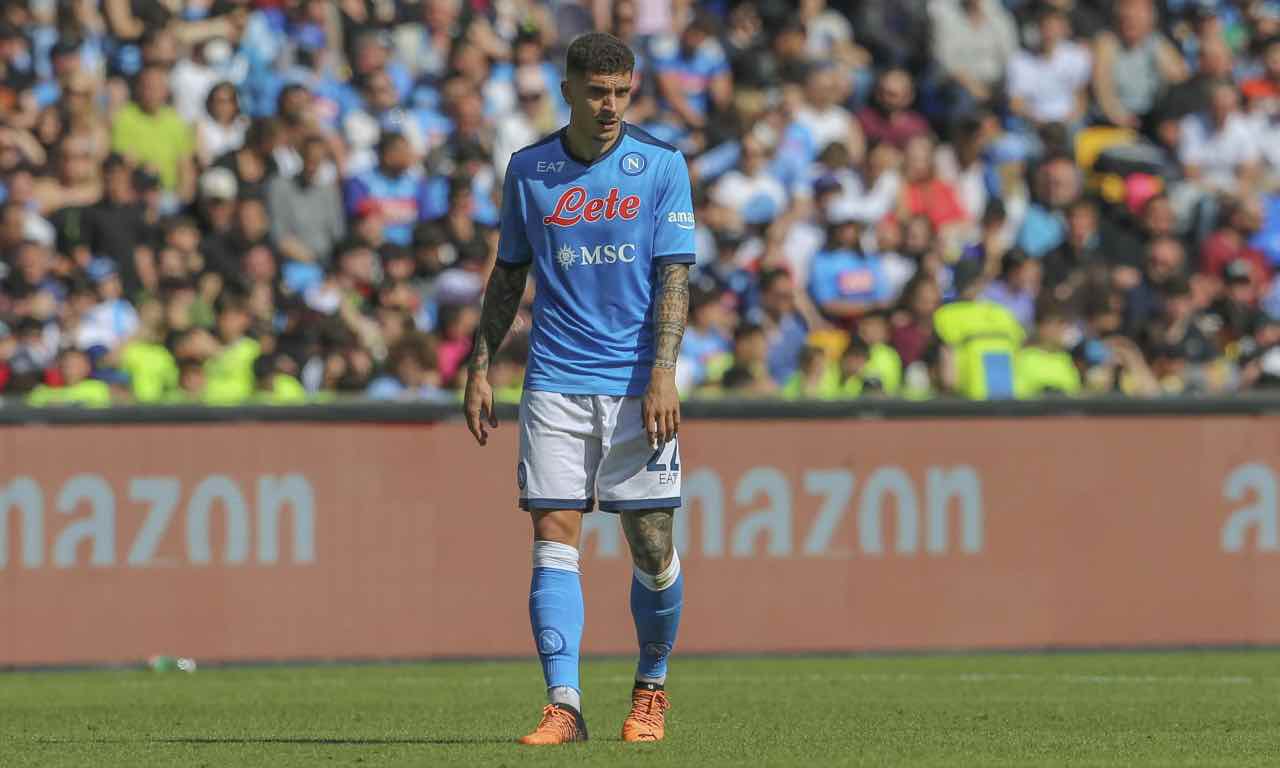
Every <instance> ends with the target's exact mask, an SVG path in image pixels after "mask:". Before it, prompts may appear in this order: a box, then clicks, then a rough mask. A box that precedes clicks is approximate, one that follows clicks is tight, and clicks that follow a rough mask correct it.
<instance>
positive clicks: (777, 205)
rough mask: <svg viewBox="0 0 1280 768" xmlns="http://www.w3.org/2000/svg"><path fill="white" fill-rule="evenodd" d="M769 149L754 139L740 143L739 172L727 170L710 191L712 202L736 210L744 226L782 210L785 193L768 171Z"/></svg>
mask: <svg viewBox="0 0 1280 768" xmlns="http://www.w3.org/2000/svg"><path fill="white" fill-rule="evenodd" d="M770 159H771V158H770V150H769V148H767V147H765V146H764V144H763V143H762V142H761V141H760V140H759V139H757V138H755V137H754V136H748V137H746V138H744V139H743V140H742V160H741V162H742V167H741V170H739V169H734V170H732V171H729V172H728V173H726V174H725V175H724V176H722V177H721V178H720V180H719V181H718V182H716V185H715V187H714V188H713V189H712V191H711V195H712V197H713V198H714V199H715V201H716V202H717V203H718V204H720V205H723V206H725V207H727V208H730V209H732V210H735V211H738V212H739V214H740V215H741V216H742V220H743V221H744V222H746V223H747V224H762V223H765V222H768V221H771V220H772V219H774V218H776V217H778V216H779V215H781V214H782V212H783V211H784V210H786V206H787V190H786V188H785V187H783V186H782V182H780V181H778V179H777V178H776V177H775V176H773V174H771V173H770V172H769V168H768V165H769V160H770Z"/></svg>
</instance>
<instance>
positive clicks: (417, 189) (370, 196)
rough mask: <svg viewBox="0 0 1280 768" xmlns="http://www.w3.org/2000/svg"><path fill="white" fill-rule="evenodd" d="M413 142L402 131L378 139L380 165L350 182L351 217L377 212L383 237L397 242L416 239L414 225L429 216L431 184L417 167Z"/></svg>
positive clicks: (402, 242) (348, 211)
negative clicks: (428, 203)
mask: <svg viewBox="0 0 1280 768" xmlns="http://www.w3.org/2000/svg"><path fill="white" fill-rule="evenodd" d="M412 166H413V152H412V150H410V148H409V142H408V140H407V139H405V137H404V136H402V135H401V134H398V133H384V134H382V138H380V139H379V140H378V167H377V168H374V169H372V170H369V171H365V172H364V173H362V174H360V175H358V176H356V177H355V178H354V179H351V180H350V181H348V182H347V188H346V208H347V213H348V215H350V216H353V217H354V216H356V215H359V214H365V213H369V212H371V211H374V212H377V213H378V214H380V215H381V217H382V221H383V226H382V236H383V237H384V238H385V239H386V241H387V242H389V243H393V244H395V245H405V246H407V245H409V244H411V243H412V242H413V228H414V226H415V225H416V224H417V223H418V222H419V221H423V220H425V219H427V218H428V205H427V199H426V198H427V191H428V190H427V184H426V181H425V180H424V179H423V177H422V174H420V173H418V172H417V171H415V170H414V169H413V167H412Z"/></svg>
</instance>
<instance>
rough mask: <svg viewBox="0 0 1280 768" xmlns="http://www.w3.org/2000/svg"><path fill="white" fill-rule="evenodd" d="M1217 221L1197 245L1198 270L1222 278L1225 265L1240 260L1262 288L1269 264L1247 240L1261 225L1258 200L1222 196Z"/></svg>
mask: <svg viewBox="0 0 1280 768" xmlns="http://www.w3.org/2000/svg"><path fill="white" fill-rule="evenodd" d="M1218 221H1219V225H1218V228H1217V229H1216V230H1214V232H1213V233H1212V234H1210V235H1209V236H1208V237H1207V238H1206V239H1205V241H1204V243H1203V244H1202V245H1201V246H1200V269H1199V271H1200V272H1201V274H1204V275H1206V276H1208V277H1211V278H1216V279H1223V278H1224V277H1225V275H1226V269H1227V267H1228V266H1231V265H1232V264H1236V263H1244V264H1246V265H1248V267H1249V275H1250V280H1251V281H1252V282H1253V284H1254V286H1255V288H1256V289H1257V290H1259V291H1261V290H1263V289H1264V288H1265V287H1266V286H1267V284H1268V283H1270V281H1271V264H1269V263H1268V262H1267V259H1266V257H1265V256H1264V255H1263V253H1262V251H1260V250H1258V249H1257V248H1255V247H1253V246H1252V245H1251V244H1250V241H1251V240H1252V238H1253V236H1254V235H1255V234H1257V232H1258V230H1259V229H1260V228H1261V227H1262V204H1261V203H1260V202H1259V200H1258V199H1257V198H1256V197H1248V198H1244V199H1227V200H1224V201H1223V205H1222V208H1221V209H1219V212H1218Z"/></svg>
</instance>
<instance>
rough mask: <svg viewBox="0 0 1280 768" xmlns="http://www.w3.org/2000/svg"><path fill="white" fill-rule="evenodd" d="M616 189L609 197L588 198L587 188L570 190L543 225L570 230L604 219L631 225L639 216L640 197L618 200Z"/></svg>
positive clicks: (544, 220)
mask: <svg viewBox="0 0 1280 768" xmlns="http://www.w3.org/2000/svg"><path fill="white" fill-rule="evenodd" d="M618 194H619V193H618V188H617V187H613V188H612V189H610V190H609V196H608V197H592V198H589V199H588V198H587V188H586V187H570V188H568V189H566V190H565V191H564V192H563V193H561V195H560V199H559V200H557V201H556V209H555V210H554V211H552V213H551V215H550V216H544V217H543V218H542V223H543V224H546V225H548V226H557V227H572V226H573V225H574V224H577V223H578V222H580V221H588V222H595V221H600V220H601V219H605V220H607V221H612V220H613V219H618V218H621V219H624V220H626V221H630V220H632V219H634V218H635V217H636V216H637V215H638V214H639V213H640V196H639V195H627V196H626V197H623V198H621V199H619V197H618Z"/></svg>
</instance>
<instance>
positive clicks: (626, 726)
mask: <svg viewBox="0 0 1280 768" xmlns="http://www.w3.org/2000/svg"><path fill="white" fill-rule="evenodd" d="M670 708H671V702H669V701H667V692H666V691H664V690H662V689H661V688H653V687H646V686H636V687H635V688H633V689H632V691H631V713H630V714H629V715H627V719H626V720H624V721H622V740H623V741H662V737H663V736H665V735H666V716H667V710H668V709H670Z"/></svg>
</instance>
